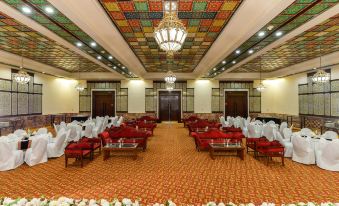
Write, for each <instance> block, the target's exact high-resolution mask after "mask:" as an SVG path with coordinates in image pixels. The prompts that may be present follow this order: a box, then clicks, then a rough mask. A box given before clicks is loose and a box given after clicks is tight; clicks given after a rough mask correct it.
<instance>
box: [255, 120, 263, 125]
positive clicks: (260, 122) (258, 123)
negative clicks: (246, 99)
mask: <svg viewBox="0 0 339 206" xmlns="http://www.w3.org/2000/svg"><path fill="white" fill-rule="evenodd" d="M254 124H256V125H262V121H260V120H255V121H254Z"/></svg>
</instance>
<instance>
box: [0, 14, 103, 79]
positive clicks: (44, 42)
mask: <svg viewBox="0 0 339 206" xmlns="http://www.w3.org/2000/svg"><path fill="white" fill-rule="evenodd" d="M0 49H1V50H4V51H7V52H10V53H13V54H17V55H23V56H24V57H26V58H29V59H33V60H35V61H38V62H41V63H44V64H48V65H50V66H54V67H57V68H59V69H62V70H65V71H68V72H72V71H78V69H79V62H81V67H82V68H81V71H84V72H89V71H95V72H101V71H107V70H106V69H104V68H102V67H100V66H99V65H97V64H96V63H94V62H92V61H89V60H88V59H86V58H84V57H82V56H80V55H78V54H77V53H75V52H74V51H71V50H70V49H68V48H66V47H64V46H61V45H60V44H58V43H56V42H55V41H53V40H51V39H49V38H47V37H46V36H43V35H42V34H40V33H38V32H36V31H33V30H32V29H30V28H29V27H27V26H25V25H23V24H21V23H19V22H18V21H16V20H15V19H13V18H11V17H9V16H7V15H6V14H4V13H1V12H0Z"/></svg>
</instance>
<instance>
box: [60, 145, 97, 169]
mask: <svg viewBox="0 0 339 206" xmlns="http://www.w3.org/2000/svg"><path fill="white" fill-rule="evenodd" d="M86 156H89V157H90V159H92V158H93V156H92V146H91V144H90V143H87V142H71V143H69V144H68V145H67V146H66V148H65V167H67V166H68V159H69V158H75V159H77V160H80V166H81V167H83V159H84V158H85V157H86Z"/></svg>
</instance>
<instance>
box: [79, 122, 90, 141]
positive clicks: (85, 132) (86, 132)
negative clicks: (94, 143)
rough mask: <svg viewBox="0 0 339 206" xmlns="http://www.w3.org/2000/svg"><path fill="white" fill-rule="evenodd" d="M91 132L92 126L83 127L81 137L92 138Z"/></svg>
mask: <svg viewBox="0 0 339 206" xmlns="http://www.w3.org/2000/svg"><path fill="white" fill-rule="evenodd" d="M92 130H93V125H92V124H90V123H89V124H87V125H86V127H85V130H84V131H82V134H81V136H82V137H87V138H92V137H93V134H92V132H93V131H92Z"/></svg>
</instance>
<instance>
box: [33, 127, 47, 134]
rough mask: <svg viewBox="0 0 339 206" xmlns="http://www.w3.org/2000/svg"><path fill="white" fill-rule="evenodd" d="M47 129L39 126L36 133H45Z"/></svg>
mask: <svg viewBox="0 0 339 206" xmlns="http://www.w3.org/2000/svg"><path fill="white" fill-rule="evenodd" d="M47 133H48V130H47V128H44V127H43V128H39V129H38V131H37V132H36V135H41V134H47Z"/></svg>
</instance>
